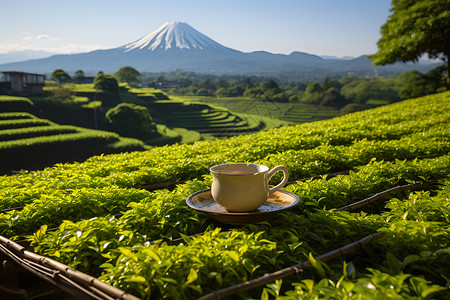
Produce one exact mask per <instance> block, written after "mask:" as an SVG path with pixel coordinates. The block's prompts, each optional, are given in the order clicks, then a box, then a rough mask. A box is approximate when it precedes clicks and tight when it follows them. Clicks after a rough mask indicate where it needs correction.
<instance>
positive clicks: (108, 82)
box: [94, 73, 120, 107]
mask: <svg viewBox="0 0 450 300" xmlns="http://www.w3.org/2000/svg"><path fill="white" fill-rule="evenodd" d="M94 87H95V88H96V89H98V90H102V91H103V92H104V93H105V94H106V95H108V98H107V100H106V101H103V103H102V105H103V106H105V107H111V106H114V105H116V104H118V103H119V102H120V95H119V84H118V83H117V80H116V79H115V78H114V77H112V76H111V75H109V74H103V73H102V74H99V75H97V76H96V77H95V79H94Z"/></svg>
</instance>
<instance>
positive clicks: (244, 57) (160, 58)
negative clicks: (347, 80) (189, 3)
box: [0, 22, 435, 75]
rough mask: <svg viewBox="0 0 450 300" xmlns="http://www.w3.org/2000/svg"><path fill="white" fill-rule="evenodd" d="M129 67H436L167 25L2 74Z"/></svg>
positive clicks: (215, 70) (364, 71)
mask: <svg viewBox="0 0 450 300" xmlns="http://www.w3.org/2000/svg"><path fill="white" fill-rule="evenodd" d="M123 66H131V67H134V68H135V69H137V70H139V71H141V72H166V71H174V70H177V69H181V70H185V71H193V72H202V73H212V74H268V73H275V72H297V73H299V72H300V73H305V74H308V73H314V74H316V75H317V74H325V73H352V74H355V75H374V74H393V73H400V72H404V71H406V70H410V69H416V70H418V71H421V72H426V71H428V70H430V69H432V68H434V67H435V66H434V65H433V64H431V65H430V64H405V63H396V64H393V65H388V66H382V67H380V66H378V67H374V66H372V64H371V61H370V60H368V59H366V57H365V56H361V57H358V58H354V59H349V58H348V57H346V58H345V59H333V58H328V57H327V59H324V58H322V57H319V56H317V55H312V54H308V53H302V52H292V53H291V54H289V55H285V54H273V53H269V52H265V51H255V52H250V53H245V52H241V51H238V50H234V49H231V48H228V47H225V46H223V45H221V44H219V43H217V42H215V41H214V40H212V39H210V38H209V37H207V36H205V35H204V34H202V33H200V32H198V31H197V30H195V29H194V28H192V27H191V26H189V25H188V24H186V23H182V22H167V23H165V24H163V25H162V26H161V27H160V28H158V29H156V30H155V31H152V32H150V33H149V34H147V35H145V36H144V37H142V38H141V39H138V40H136V41H134V42H131V43H128V44H126V45H123V46H120V47H117V48H112V49H107V50H96V51H92V52H87V53H79V54H67V55H53V56H51V57H47V58H40V59H32V60H27V61H22V62H14V63H6V64H2V65H0V71H11V70H14V71H25V72H36V73H44V74H45V73H47V74H48V73H51V72H52V71H53V70H55V69H58V68H62V69H64V70H65V71H66V72H69V73H75V72H76V71H77V70H83V71H84V72H85V73H87V74H89V73H91V74H96V73H97V72H98V71H100V70H101V71H103V72H106V73H114V72H115V71H117V70H118V69H120V68H121V67H123Z"/></svg>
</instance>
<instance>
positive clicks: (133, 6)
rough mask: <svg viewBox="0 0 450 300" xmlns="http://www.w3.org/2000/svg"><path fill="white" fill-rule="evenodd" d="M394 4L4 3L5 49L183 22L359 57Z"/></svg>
mask: <svg viewBox="0 0 450 300" xmlns="http://www.w3.org/2000/svg"><path fill="white" fill-rule="evenodd" d="M390 6H391V1H390V0H389V1H388V0H340V1H339V0H276V1H275V0H272V1H268V0H227V1H215V0H189V1H188V0H165V1H162V0H158V1H153V0H147V1H144V0H128V1H123V0H122V1H116V0H108V1H105V0H90V1H85V0H78V1H64V0H40V1H36V0H21V1H13V0H9V1H5V0H2V3H1V5H0V7H1V9H0V20H1V23H2V25H1V26H0V53H5V52H8V51H13V50H25V49H33V50H46V51H50V52H57V53H73V52H86V51H91V50H94V49H106V48H115V47H119V46H122V45H124V44H127V43H129V42H132V41H135V40H137V39H139V38H140V37H142V36H144V35H146V34H147V33H149V32H151V31H153V30H155V29H157V28H158V27H159V26H161V25H162V24H163V23H165V22H166V21H181V22H187V23H188V24H189V25H191V26H192V27H194V28H195V29H197V30H198V31H200V32H201V33H203V34H205V35H207V36H209V37H210V38H212V39H213V40H215V41H216V42H218V43H221V44H222V45H224V46H227V47H230V48H233V49H236V50H240V51H243V52H251V51H259V50H263V51H269V52H272V53H283V54H289V53H291V52H293V51H301V52H307V53H311V54H317V55H334V56H338V57H342V56H346V55H348V56H360V55H363V54H371V53H374V52H376V51H377V46H376V42H377V41H378V39H379V38H380V27H381V26H382V25H383V24H384V23H385V22H386V20H387V17H388V16H389V14H390V12H389V9H390Z"/></svg>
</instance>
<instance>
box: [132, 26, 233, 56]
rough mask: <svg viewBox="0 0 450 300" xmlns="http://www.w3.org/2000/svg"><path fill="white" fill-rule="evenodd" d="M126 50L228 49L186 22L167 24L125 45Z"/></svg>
mask: <svg viewBox="0 0 450 300" xmlns="http://www.w3.org/2000/svg"><path fill="white" fill-rule="evenodd" d="M124 48H125V52H128V51H132V50H137V49H141V50H143V49H146V50H150V51H155V50H158V49H159V50H166V51H167V50H173V49H181V50H205V49H226V47H224V46H222V45H221V44H219V43H217V42H215V41H213V40H212V39H210V38H209V37H207V36H206V35H204V34H202V33H200V32H198V31H197V30H195V29H194V28H192V27H191V26H189V25H188V24H187V23H184V22H166V23H164V24H163V25H162V26H161V27H159V28H158V29H156V30H155V31H152V32H150V33H149V34H147V35H145V36H144V37H142V38H140V39H139V40H137V41H135V42H132V43H129V44H127V45H125V46H124Z"/></svg>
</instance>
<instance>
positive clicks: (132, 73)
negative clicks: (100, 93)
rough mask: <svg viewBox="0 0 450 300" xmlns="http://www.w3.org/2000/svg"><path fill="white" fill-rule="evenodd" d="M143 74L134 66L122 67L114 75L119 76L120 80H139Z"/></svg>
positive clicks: (129, 81)
mask: <svg viewBox="0 0 450 300" xmlns="http://www.w3.org/2000/svg"><path fill="white" fill-rule="evenodd" d="M140 76H141V73H139V72H138V71H137V70H136V69H135V68H133V67H128V66H127V67H122V68H120V69H119V70H118V71H117V72H116V73H114V77H116V78H117V80H119V81H120V82H127V83H132V82H139V77H140Z"/></svg>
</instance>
